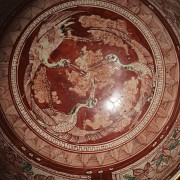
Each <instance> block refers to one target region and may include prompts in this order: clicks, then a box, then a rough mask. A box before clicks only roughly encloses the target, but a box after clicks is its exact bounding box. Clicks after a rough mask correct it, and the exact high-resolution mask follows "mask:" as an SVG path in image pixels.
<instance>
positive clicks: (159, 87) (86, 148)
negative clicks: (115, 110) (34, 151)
mask: <svg viewBox="0 0 180 180" xmlns="http://www.w3.org/2000/svg"><path fill="white" fill-rule="evenodd" d="M77 5H81V6H92V7H99V8H104V9H107V10H110V11H112V12H115V13H117V14H119V15H121V16H123V17H125V18H126V19H128V20H129V21H130V22H131V23H133V24H134V25H135V26H136V27H137V28H138V29H139V30H140V31H141V33H142V34H143V35H144V37H145V38H146V40H147V41H148V43H149V45H150V47H152V52H153V57H154V60H155V65H156V72H157V73H158V81H157V82H156V89H155V95H154V97H153V99H152V101H151V104H150V107H149V108H148V109H149V111H148V113H147V111H146V113H145V114H144V116H143V117H142V120H141V122H140V123H139V125H138V126H137V127H135V128H134V129H133V130H132V131H131V132H130V133H129V134H125V135H124V136H123V137H120V138H117V139H116V140H113V141H112V142H111V141H109V142H105V143H99V144H98V145H94V144H93V145H91V144H88V145H74V144H69V143H67V142H63V141H60V140H59V139H57V138H55V137H52V136H50V135H49V133H46V132H45V131H44V130H43V129H42V128H41V127H40V126H38V125H37V124H36V123H35V122H34V121H33V120H32V119H31V116H30V115H29V114H28V113H27V111H26V107H25V106H24V104H23V102H22V100H21V97H20V94H19V89H18V86H17V84H18V82H17V72H18V64H19V61H18V60H19V54H21V49H22V48H23V46H24V41H25V40H26V39H27V38H28V37H29V35H30V34H31V32H32V31H33V30H34V28H35V27H37V25H38V24H39V23H40V22H41V21H42V20H44V19H45V18H46V17H48V16H49V15H51V14H53V13H56V12H58V11H62V10H67V9H70V8H73V7H76V6H77ZM163 65H164V64H163V57H162V55H161V51H160V48H159V46H158V43H157V42H156V39H155V37H154V36H153V34H152V33H151V31H150V30H149V29H148V28H147V27H146V26H145V24H144V23H143V22H141V21H140V20H139V19H138V18H137V17H135V16H134V15H132V14H131V13H130V12H129V11H127V10H125V9H123V8H121V7H118V6H116V5H113V4H110V3H106V2H101V1H89V0H88V1H72V2H67V3H64V4H61V5H57V6H55V7H53V8H51V9H49V10H47V11H46V12H44V13H43V14H41V15H40V16H39V17H37V18H36V19H35V20H34V21H33V22H32V23H31V25H30V26H29V27H28V28H27V29H26V30H25V32H24V33H23V35H22V36H21V38H20V40H19V42H18V43H17V47H16V49H15V51H14V55H13V59H12V68H11V83H12V85H11V88H12V92H13V96H14V97H13V98H14V100H15V102H16V105H17V108H18V110H19V111H20V112H21V116H22V117H23V119H24V121H25V122H26V123H27V124H28V125H29V126H30V127H31V128H32V129H33V130H34V131H35V132H36V133H38V134H39V135H40V136H41V137H43V138H44V139H46V140H47V141H49V142H51V143H52V144H55V145H57V146H58V147H61V148H62V149H67V150H72V151H81V152H93V151H96V152H97V151H103V150H108V149H112V148H115V147H117V146H119V145H121V144H122V143H125V142H126V141H128V140H130V139H132V138H133V137H134V136H136V135H137V134H138V133H140V131H142V130H143V129H144V128H145V126H146V125H147V124H148V122H149V121H150V120H151V119H152V118H153V117H154V115H155V113H156V111H157V109H158V107H159V104H160V102H161V98H162V95H163V91H164V83H165V82H164V79H163V77H164V68H163Z"/></svg>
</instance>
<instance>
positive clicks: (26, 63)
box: [11, 1, 162, 151]
mask: <svg viewBox="0 0 180 180" xmlns="http://www.w3.org/2000/svg"><path fill="white" fill-rule="evenodd" d="M74 3H75V2H74ZM76 3H78V1H77V2H76ZM94 3H95V2H94ZM95 4H96V3H95ZM66 5H68V3H67V4H66ZM104 5H105V4H104ZM62 6H63V5H59V6H56V7H54V8H52V9H50V10H48V11H46V12H45V13H43V14H41V15H40V16H39V17H37V19H36V20H34V21H33V22H32V23H31V24H30V25H29V27H27V29H26V30H25V32H24V33H23V34H22V36H21V38H20V40H19V42H18V45H17V48H16V50H15V52H14V57H13V61H12V70H11V76H12V77H11V79H12V90H13V93H14V96H15V98H14V99H15V101H16V104H17V108H18V109H19V110H20V113H21V115H22V117H23V119H24V121H25V122H26V123H27V125H28V126H29V127H30V128H32V129H33V130H34V132H35V133H37V134H38V135H39V136H41V137H44V138H45V139H46V140H47V141H50V142H51V143H54V144H55V145H57V146H60V147H62V148H67V149H71V150H75V151H77V150H81V151H94V150H105V149H108V148H111V147H112V148H113V147H116V146H119V145H120V144H121V143H123V142H125V141H126V140H128V139H130V138H132V137H133V136H135V135H136V134H137V133H138V132H139V131H140V130H141V129H143V127H144V126H145V125H146V124H147V123H148V122H149V121H150V119H151V116H153V113H154V112H155V106H157V103H158V100H159V99H158V98H156V99H157V100H156V102H154V105H152V106H154V108H153V109H152V110H151V111H150V113H149V114H148V115H147V109H150V108H151V107H152V106H151V104H152V102H153V97H154V93H155V86H156V78H155V75H154V74H155V71H156V67H155V63H156V61H158V58H160V56H158V50H157V48H156V44H155V40H154V39H153V37H151V36H150V34H148V36H147V34H146V33H147V32H148V30H147V29H146V31H145V27H144V26H143V24H142V23H141V22H140V21H139V20H138V19H136V18H134V19H131V18H129V19H128V20H127V17H126V16H129V17H131V16H130V13H129V14H128V12H126V11H125V10H121V9H118V10H117V12H116V9H113V6H112V9H109V10H107V9H106V11H104V8H103V7H102V8H99V5H98V7H95V6H92V7H91V6H88V7H86V6H82V7H73V5H72V7H71V8H70V7H66V8H65V9H62ZM101 6H103V5H101ZM109 7H111V6H109ZM115 7H116V6H114V8H115ZM110 17H111V18H110ZM143 30H144V32H143ZM146 36H147V37H146ZM148 38H151V41H150V42H149V41H148ZM150 44H153V46H152V47H154V49H153V48H152V49H151V48H150ZM17 54H19V56H17ZM153 54H155V56H156V55H157V59H155V60H154V59H153V58H154V57H153ZM158 63H159V62H158ZM17 64H18V66H17ZM14 75H15V76H14ZM14 77H16V78H14ZM161 77H162V76H161V74H159V78H161ZM160 81H161V80H160V79H159V82H160ZM15 86H18V88H17V89H16V88H14V87H15ZM159 86H161V87H162V84H159ZM158 91H159V92H161V88H160V87H159V88H158V90H157V96H159V97H160V93H158ZM138 125H139V127H138ZM130 131H131V135H130V134H128V132H130ZM123 138H124V139H123ZM113 143H114V144H113ZM99 145H100V146H99ZM93 148H94V149H93Z"/></svg>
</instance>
